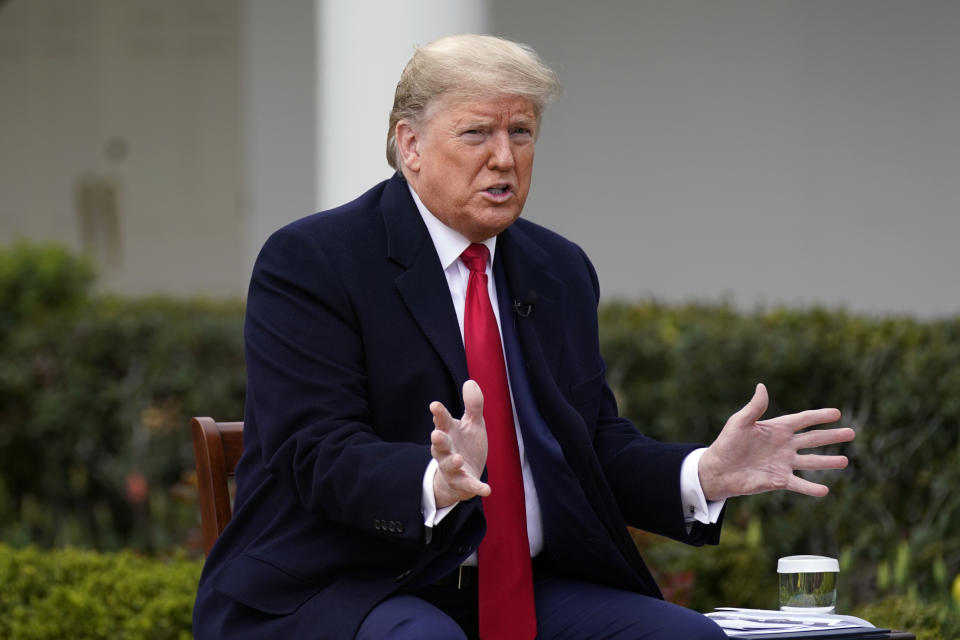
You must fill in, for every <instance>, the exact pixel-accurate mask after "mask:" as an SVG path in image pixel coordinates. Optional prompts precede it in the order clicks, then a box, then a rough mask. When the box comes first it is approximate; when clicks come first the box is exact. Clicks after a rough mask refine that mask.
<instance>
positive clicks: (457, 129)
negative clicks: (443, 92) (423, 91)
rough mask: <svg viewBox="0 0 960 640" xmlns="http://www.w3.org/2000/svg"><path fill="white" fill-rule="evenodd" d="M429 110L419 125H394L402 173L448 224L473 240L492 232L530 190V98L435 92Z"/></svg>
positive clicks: (515, 213) (516, 212)
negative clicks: (459, 96)
mask: <svg viewBox="0 0 960 640" xmlns="http://www.w3.org/2000/svg"><path fill="white" fill-rule="evenodd" d="M428 109H429V111H428V117H427V118H425V119H424V121H423V122H421V123H419V124H418V125H416V126H411V125H409V124H407V123H405V122H403V121H401V123H400V124H399V125H398V127H397V133H398V135H397V141H398V144H399V147H400V152H401V154H402V155H403V159H404V165H405V170H404V175H405V176H406V177H407V180H408V181H409V182H410V184H411V186H412V187H413V189H414V191H416V192H417V195H418V196H420V199H421V200H422V201H423V204H424V205H425V206H426V207H427V209H429V210H430V212H431V213H433V215H435V216H436V217H437V218H439V219H440V220H441V221H442V222H443V223H444V224H446V225H447V226H448V227H451V228H453V229H456V230H457V231H459V232H460V233H462V234H463V235H465V236H466V237H467V238H469V239H470V240H471V241H473V242H481V241H483V240H486V239H487V238H491V237H493V236H495V235H497V234H498V233H500V232H501V231H503V230H504V229H506V228H507V227H509V226H510V225H511V224H513V222H514V220H516V219H517V218H519V217H520V212H521V211H522V210H523V204H524V202H526V200H527V193H528V192H529V191H530V177H531V174H532V172H533V147H534V141H535V138H536V134H537V117H536V111H535V109H534V107H533V103H531V102H530V101H529V100H527V99H526V98H520V97H503V98H492V99H490V100H462V99H461V100H456V99H455V98H451V97H441V98H439V99H438V102H437V103H436V104H432V105H430V106H429V107H428Z"/></svg>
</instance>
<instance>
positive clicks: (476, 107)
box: [428, 94, 537, 122]
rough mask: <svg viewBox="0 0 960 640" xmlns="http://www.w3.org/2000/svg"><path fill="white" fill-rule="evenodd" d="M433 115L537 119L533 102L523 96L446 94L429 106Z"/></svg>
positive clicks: (479, 118)
mask: <svg viewBox="0 0 960 640" xmlns="http://www.w3.org/2000/svg"><path fill="white" fill-rule="evenodd" d="M428 110H429V111H431V112H432V113H431V114H430V116H431V117H436V116H438V115H441V114H444V115H446V116H449V117H453V118H455V119H457V120H470V119H477V120H482V119H492V118H496V119H499V118H509V119H510V120H511V121H526V120H529V121H533V122H536V120H537V110H536V107H535V106H534V104H533V102H532V101H531V100H530V99H528V98H525V97H523V96H517V95H502V96H501V95H492V96H489V97H476V96H462V95H457V94H444V95H442V96H438V97H437V98H435V99H434V100H433V101H432V102H431V104H430V105H429V108H428Z"/></svg>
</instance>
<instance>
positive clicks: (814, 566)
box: [777, 556, 840, 573]
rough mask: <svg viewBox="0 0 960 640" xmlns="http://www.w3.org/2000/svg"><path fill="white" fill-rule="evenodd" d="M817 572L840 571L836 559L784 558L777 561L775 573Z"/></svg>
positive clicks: (816, 557)
mask: <svg viewBox="0 0 960 640" xmlns="http://www.w3.org/2000/svg"><path fill="white" fill-rule="evenodd" d="M817 571H833V572H839V571H840V563H839V562H837V559H836V558H828V557H826V556H786V557H785V558H780V559H779V560H778V561H777V573H815V572H817Z"/></svg>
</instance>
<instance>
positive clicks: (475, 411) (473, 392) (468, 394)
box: [463, 380, 483, 422]
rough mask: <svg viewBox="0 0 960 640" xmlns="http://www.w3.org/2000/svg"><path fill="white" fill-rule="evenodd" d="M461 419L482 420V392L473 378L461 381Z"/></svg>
mask: <svg viewBox="0 0 960 640" xmlns="http://www.w3.org/2000/svg"><path fill="white" fill-rule="evenodd" d="M463 419H464V420H470V421H472V422H480V421H481V420H483V392H482V391H480V385H478V384H477V383H476V382H474V381H473V380H467V381H466V382H464V383H463Z"/></svg>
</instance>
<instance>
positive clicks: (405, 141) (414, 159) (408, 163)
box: [396, 120, 420, 171]
mask: <svg viewBox="0 0 960 640" xmlns="http://www.w3.org/2000/svg"><path fill="white" fill-rule="evenodd" d="M396 136H397V149H398V150H399V151H400V157H401V158H402V159H403V165H404V166H405V167H406V168H407V169H409V170H410V171H420V145H419V138H418V137H417V132H416V131H414V129H413V127H412V126H410V123H409V122H407V121H406V120H401V121H400V122H398V123H397V129H396Z"/></svg>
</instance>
